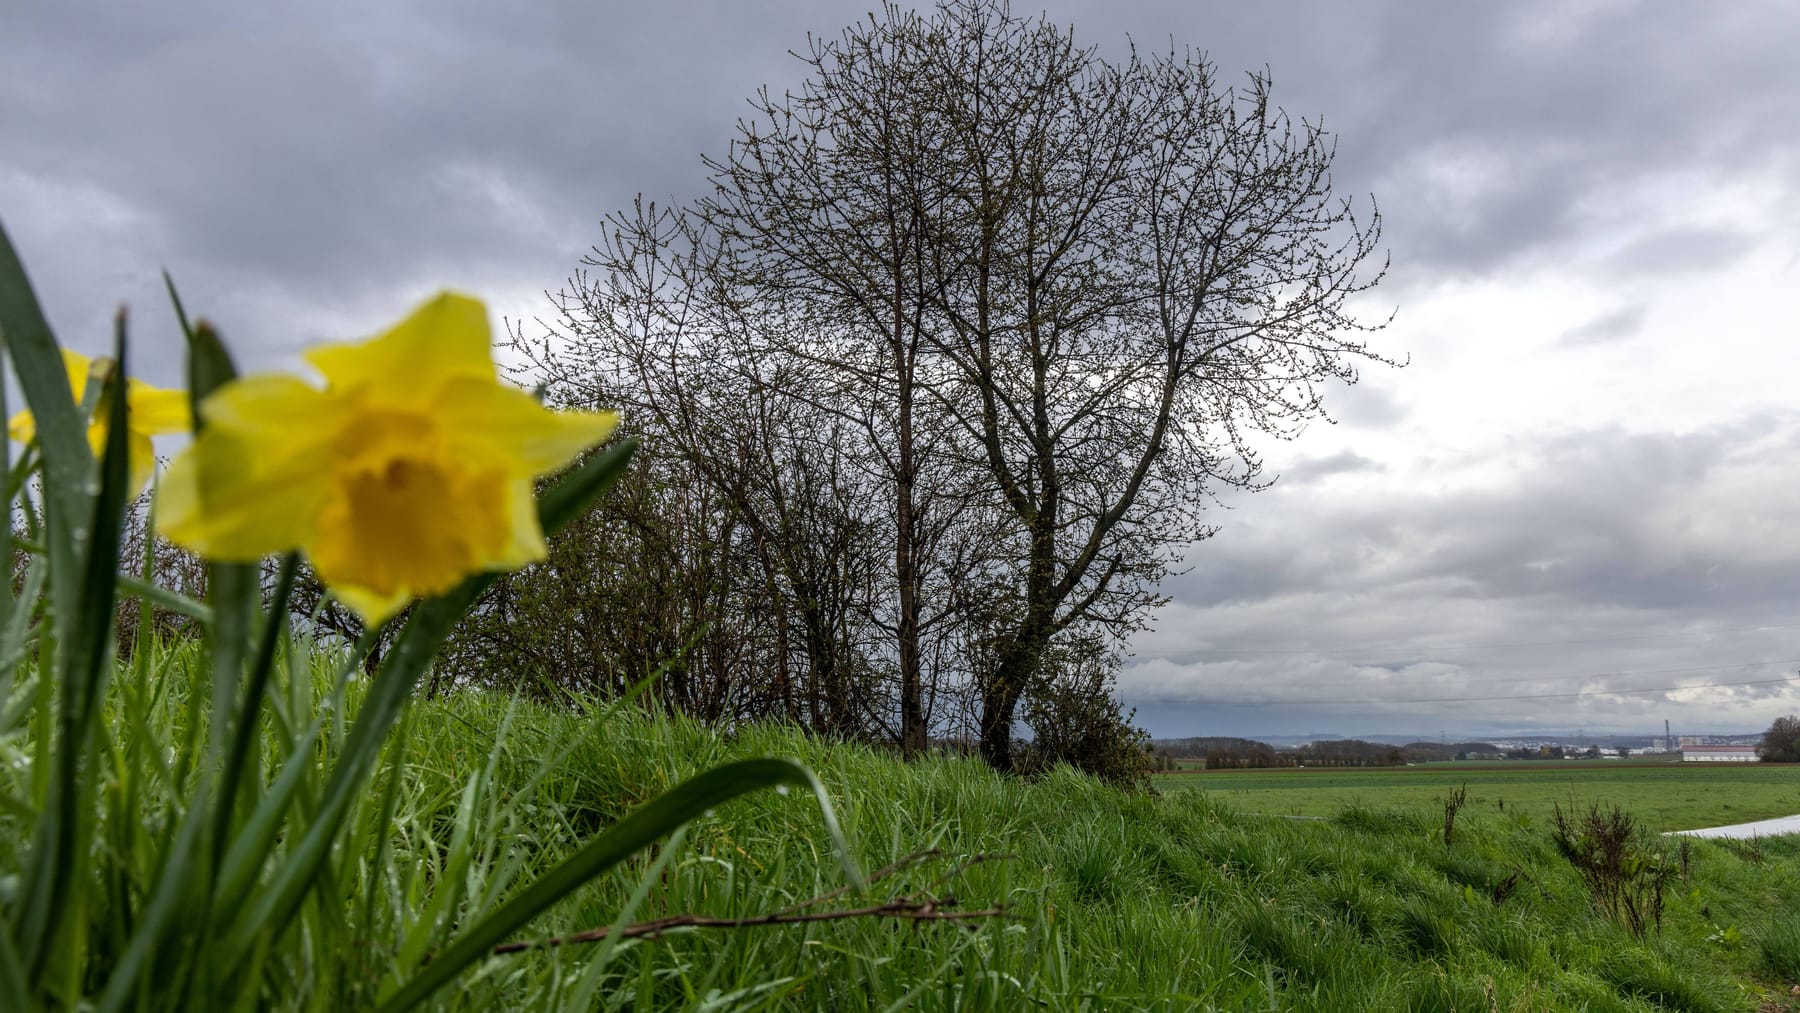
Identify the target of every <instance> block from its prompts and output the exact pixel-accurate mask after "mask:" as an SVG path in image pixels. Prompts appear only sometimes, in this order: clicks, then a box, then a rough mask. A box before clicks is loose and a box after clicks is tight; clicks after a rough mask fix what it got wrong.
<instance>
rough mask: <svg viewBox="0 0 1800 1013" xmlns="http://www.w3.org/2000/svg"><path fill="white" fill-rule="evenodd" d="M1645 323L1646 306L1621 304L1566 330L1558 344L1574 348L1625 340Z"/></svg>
mask: <svg viewBox="0 0 1800 1013" xmlns="http://www.w3.org/2000/svg"><path fill="white" fill-rule="evenodd" d="M1643 323H1644V307H1642V306H1621V307H1619V308H1618V309H1616V310H1612V311H1610V312H1607V313H1602V314H1600V315H1599V316H1597V317H1594V318H1593V319H1591V320H1588V321H1586V322H1584V323H1581V324H1579V325H1577V326H1575V327H1572V328H1570V329H1569V330H1567V331H1564V332H1563V334H1562V337H1560V338H1558V339H1557V344H1560V345H1565V346H1569V347H1574V348H1580V347H1583V346H1586V345H1606V344H1611V343H1613V342H1615V341H1624V340H1627V339H1629V338H1630V337H1631V336H1632V335H1634V334H1636V333H1637V332H1638V329H1639V328H1640V327H1642V326H1643Z"/></svg>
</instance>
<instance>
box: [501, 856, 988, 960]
mask: <svg viewBox="0 0 1800 1013" xmlns="http://www.w3.org/2000/svg"><path fill="white" fill-rule="evenodd" d="M940 853H941V852H940V851H939V850H938V849H937V848H930V849H927V850H925V851H917V852H914V853H913V854H910V855H907V856H906V857H904V858H901V859H900V860H899V861H896V862H894V863H893V864H892V865H889V866H887V867H886V868H883V869H881V870H879V871H878V872H876V873H874V874H873V875H871V876H870V877H869V879H868V882H869V883H870V884H874V883H878V882H880V881H881V880H883V879H886V878H888V877H890V876H892V875H894V874H895V873H897V872H899V871H901V870H902V869H907V868H910V867H912V866H914V865H917V864H919V863H920V862H922V861H924V860H925V859H927V858H933V857H936V856H937V855H939V854H940ZM1012 857H1015V856H1013V855H1005V854H978V855H971V856H970V857H968V858H967V859H964V860H963V861H962V862H961V863H960V864H959V865H957V866H956V868H954V869H952V870H950V871H949V872H947V873H945V874H944V875H942V876H939V877H938V878H937V879H936V880H935V881H934V882H933V883H932V886H934V887H936V886H939V885H942V884H943V883H944V882H945V881H946V880H948V879H950V878H951V877H953V876H957V875H960V874H962V873H963V872H964V871H966V870H967V869H968V868H969V867H970V866H973V865H976V864H979V863H981V862H990V861H995V860H998V859H1002V858H1012ZM849 890H850V887H847V886H844V887H839V888H838V889H836V890H831V891H829V892H827V893H822V894H820V895H818V896H817V897H813V898H811V899H810V900H804V901H801V902H800V903H798V904H793V905H790V906H788V907H785V908H782V909H781V910H779V911H775V912H773V913H770V914H763V915H749V916H747V917H743V918H713V917H709V916H705V915H670V916H669V917H667V918H655V919H652V920H650V921H646V922H637V923H635V924H632V925H627V926H625V927H624V928H623V929H621V930H619V932H618V934H617V938H619V939H639V938H643V937H651V938H654V937H656V936H660V935H662V934H663V933H665V932H669V931H672V930H674V929H690V928H696V929H742V928H750V927H752V926H757V925H796V924H801V923H805V922H836V921H845V920H848V919H851V918H897V919H901V920H904V921H911V922H970V921H976V920H979V919H984V918H1016V917H1017V916H1016V915H1011V914H1009V913H1008V911H1007V907H1008V906H1007V905H1005V904H995V905H992V906H991V907H986V908H982V909H981V910H978V911H958V910H956V909H955V908H956V905H957V904H958V903H960V902H959V901H958V900H957V898H956V895H955V894H945V895H944V896H942V897H928V896H920V895H918V894H902V895H901V896H898V897H895V898H893V899H891V900H888V901H885V902H883V903H881V904H871V905H869V906H867V907H857V908H838V909H835V910H831V911H808V910H806V909H807V908H812V907H817V906H818V905H820V904H823V903H825V902H827V901H830V900H834V899H836V898H838V897H842V896H843V895H844V894H846V893H848V892H849ZM612 936H613V931H612V927H611V926H602V927H600V928H594V929H587V930H585V931H582V932H574V933H570V934H569V935H566V936H551V937H549V938H547V939H520V940H515V941H513V942H510V943H501V944H500V945H498V946H496V947H494V949H493V952H494V953H495V954H502V953H520V952H523V951H525V950H533V949H538V948H541V947H551V946H564V945H568V944H572V943H597V942H599V941H601V940H603V939H606V938H608V937H612Z"/></svg>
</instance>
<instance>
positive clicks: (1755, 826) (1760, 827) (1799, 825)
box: [1669, 816, 1800, 838]
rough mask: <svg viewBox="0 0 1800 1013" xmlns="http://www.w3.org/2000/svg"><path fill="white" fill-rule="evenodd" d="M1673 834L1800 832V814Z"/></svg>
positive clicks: (1752, 835)
mask: <svg viewBox="0 0 1800 1013" xmlns="http://www.w3.org/2000/svg"><path fill="white" fill-rule="evenodd" d="M1669 833H1671V834H1686V835H1687V836H1689V837H1739V838H1743V837H1773V836H1775V835H1776V834H1800V816H1779V817H1776V818H1775V819H1772V820H1757V821H1756V822H1755V823H1733V824H1732V825H1730V826H1728V827H1702V828H1700V829H1699V830H1671V831H1669Z"/></svg>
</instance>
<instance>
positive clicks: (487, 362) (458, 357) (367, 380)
mask: <svg viewBox="0 0 1800 1013" xmlns="http://www.w3.org/2000/svg"><path fill="white" fill-rule="evenodd" d="M306 361H307V362H310V363H312V365H313V368H315V369H317V370H318V371H319V372H320V373H322V374H323V375H324V377H325V380H326V382H327V384H328V385H329V386H330V388H331V389H332V390H334V391H341V392H352V391H357V392H365V393H367V392H377V393H379V394H380V396H381V397H382V398H383V399H391V400H394V401H397V402H400V403H410V402H416V401H418V400H421V399H426V398H429V397H430V396H431V395H432V394H433V393H434V392H435V391H437V390H438V389H439V388H440V387H442V386H443V385H444V384H446V383H448V382H450V381H452V380H457V379H465V378H466V379H472V380H481V381H485V382H487V383H488V384H490V385H491V384H493V382H494V375H495V374H494V359H493V348H492V332H491V331H489V329H488V318H487V307H485V306H483V305H482V304H481V301H480V300H478V299H472V298H470V297H469V296H466V295H460V294H458V293H455V292H442V293H439V294H438V295H437V296H436V297H434V298H432V299H430V300H427V301H426V302H425V303H424V305H422V306H420V307H419V308H418V309H416V310H414V311H413V312H412V314H411V315H410V316H408V317H407V318H406V319H405V320H402V321H400V323H399V324H397V325H396V326H395V327H393V329H391V330H389V331H386V332H385V333H383V334H381V335H378V336H377V337H375V338H372V339H370V340H368V341H359V342H344V343H340V344H331V345H322V346H320V347H318V348H315V349H313V350H312V351H310V352H308V353H306Z"/></svg>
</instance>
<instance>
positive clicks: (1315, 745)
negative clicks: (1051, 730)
mask: <svg viewBox="0 0 1800 1013" xmlns="http://www.w3.org/2000/svg"><path fill="white" fill-rule="evenodd" d="M1762 738H1763V736H1762V733H1744V734H1731V735H1679V736H1678V735H1673V734H1665V735H1660V736H1630V735H1596V736H1585V735H1581V734H1579V733H1577V734H1575V735H1569V736H1552V735H1544V734H1541V733H1539V734H1532V735H1520V736H1509V737H1504V738H1487V739H1481V740H1472V741H1458V742H1447V741H1444V740H1443V739H1442V738H1440V739H1439V740H1437V741H1431V740H1427V739H1420V738H1417V737H1412V736H1405V737H1401V736H1394V737H1391V738H1385V737H1384V738H1375V737H1371V738H1342V737H1338V736H1335V735H1330V734H1317V733H1315V734H1314V735H1311V736H1270V737H1268V738H1267V739H1266V740H1265V739H1246V738H1235V737H1229V736H1195V737H1190V738H1172V739H1154V740H1152V741H1151V743H1150V747H1151V752H1152V753H1153V754H1154V755H1155V756H1156V758H1157V760H1158V765H1159V766H1162V767H1164V768H1165V769H1166V768H1169V767H1172V766H1174V765H1175V763H1176V761H1180V760H1187V761H1190V762H1191V761H1193V760H1204V761H1205V767H1206V769H1208V770H1229V769H1244V768H1266V767H1384V766H1406V765H1411V764H1416V763H1442V762H1448V761H1470V760H1488V761H1503V760H1520V761H1531V760H1614V761H1617V760H1631V759H1636V760H1640V761H1660V762H1674V761H1676V760H1678V759H1679V760H1680V761H1681V762H1685V763H1754V762H1756V761H1757V759H1758V754H1757V747H1758V745H1759V744H1760V743H1761V742H1762Z"/></svg>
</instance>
